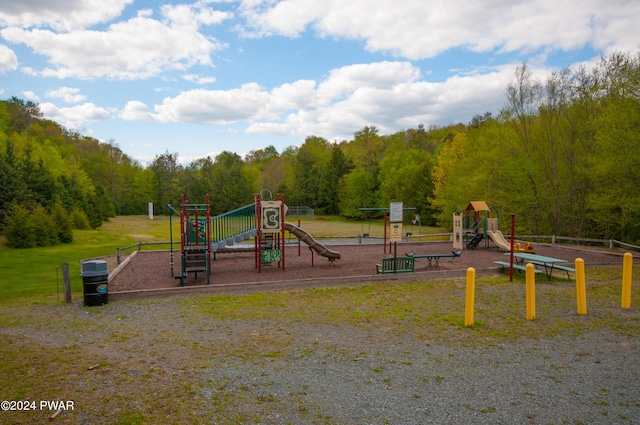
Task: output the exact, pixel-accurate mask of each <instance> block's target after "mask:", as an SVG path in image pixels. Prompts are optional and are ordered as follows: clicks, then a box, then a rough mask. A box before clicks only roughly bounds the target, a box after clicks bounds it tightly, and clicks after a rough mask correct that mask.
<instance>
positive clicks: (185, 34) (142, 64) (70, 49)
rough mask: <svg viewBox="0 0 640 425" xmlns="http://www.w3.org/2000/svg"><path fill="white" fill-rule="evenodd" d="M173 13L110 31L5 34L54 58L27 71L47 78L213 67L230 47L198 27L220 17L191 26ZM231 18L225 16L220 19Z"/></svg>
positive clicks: (129, 22)
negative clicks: (215, 55) (217, 54)
mask: <svg viewBox="0 0 640 425" xmlns="http://www.w3.org/2000/svg"><path fill="white" fill-rule="evenodd" d="M173 10H174V9H171V8H166V9H165V12H166V13H168V15H167V16H165V19H164V20H163V21H159V20H155V19H151V18H150V17H149V16H148V15H147V14H146V13H145V12H144V11H143V12H141V13H139V14H138V16H136V17H134V18H132V19H129V20H127V21H122V22H117V23H113V24H111V25H110V26H109V27H108V28H107V30H106V31H96V30H82V29H80V30H74V31H69V32H64V33H56V32H54V31H50V30H43V29H22V28H18V27H8V28H4V29H3V30H1V31H0V35H1V36H2V37H4V38H5V39H6V40H8V41H10V42H13V43H24V44H26V45H27V46H29V47H30V48H31V49H33V51H34V52H35V53H37V54H40V55H43V56H45V57H48V59H49V63H50V64H51V65H52V67H48V68H45V69H43V70H41V71H35V70H33V69H29V70H25V71H26V72H30V73H33V72H37V73H39V74H40V75H42V76H53V77H58V78H70V77H76V78H82V79H94V78H109V79H139V78H149V77H152V76H156V75H159V74H160V73H162V72H164V71H167V70H185V69H188V68H190V67H192V66H194V65H204V66H212V65H213V62H212V60H211V54H212V53H213V52H215V51H217V50H222V49H223V48H225V45H224V44H222V43H219V42H217V41H216V40H214V39H212V38H211V37H205V36H204V35H203V34H201V33H200V32H199V31H198V28H199V27H198V24H200V23H202V21H201V20H202V19H204V18H207V19H206V21H207V22H212V21H214V19H213V18H210V17H207V16H204V18H202V17H199V16H200V15H198V14H197V13H195V12H194V13H192V15H193V16H191V17H192V18H193V19H192V20H191V21H190V22H189V23H186V22H184V21H183V20H184V19H186V18H185V17H184V16H181V15H180V16H177V17H176V16H175V13H174V12H172V11H173ZM216 16H218V15H216ZM226 16H228V14H222V15H219V16H218V18H217V19H219V20H220V19H224V17H226ZM178 18H179V19H178ZM175 19H178V20H177V21H176V20H175Z"/></svg>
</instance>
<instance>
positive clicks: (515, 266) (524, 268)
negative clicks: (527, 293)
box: [494, 261, 542, 273]
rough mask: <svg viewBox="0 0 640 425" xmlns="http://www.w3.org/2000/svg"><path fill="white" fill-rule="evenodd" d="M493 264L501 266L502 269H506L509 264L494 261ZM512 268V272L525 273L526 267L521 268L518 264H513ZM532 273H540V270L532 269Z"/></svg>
mask: <svg viewBox="0 0 640 425" xmlns="http://www.w3.org/2000/svg"><path fill="white" fill-rule="evenodd" d="M494 263H496V264H497V265H499V266H502V268H503V269H505V268H506V269H508V268H509V266H510V264H509V263H508V262H506V261H494ZM513 268H514V270H519V271H523V272H526V271H527V267H526V266H522V265H520V264H516V263H513ZM534 273H542V270H538V269H534Z"/></svg>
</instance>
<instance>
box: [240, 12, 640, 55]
mask: <svg viewBox="0 0 640 425" xmlns="http://www.w3.org/2000/svg"><path fill="white" fill-rule="evenodd" d="M240 12H241V14H242V16H243V17H244V18H245V20H246V22H247V28H245V31H246V33H247V34H249V35H251V36H266V35H273V34H278V35H284V36H288V37H296V36H299V35H300V34H302V32H304V31H306V30H307V29H308V28H313V29H314V30H315V31H316V33H317V34H318V35H319V36H321V37H335V38H346V39H355V40H364V41H365V42H366V46H367V49H368V50H370V51H374V52H391V53H393V54H394V55H397V56H399V57H404V58H407V59H424V58H431V57H434V56H436V55H438V54H439V53H442V52H444V51H447V50H449V49H453V48H462V49H466V50H469V51H473V52H488V51H494V50H502V51H505V52H507V51H508V52H514V51H515V52H518V51H531V50H537V49H540V48H545V47H547V46H551V47H552V48H553V49H555V50H569V49H580V48H582V47H584V46H585V45H587V44H592V45H594V46H596V47H597V48H602V49H610V48H617V49H623V50H633V49H635V48H636V47H637V46H636V45H635V44H634V43H637V36H635V35H636V34H637V23H638V19H637V17H638V16H639V15H640V2H632V1H625V0H613V1H610V2H608V3H607V5H606V7H603V4H602V2H601V1H600V0H537V1H529V0H516V1H512V0H489V1H485V2H469V1H466V0H450V1H447V2H425V1H424V0H403V1H397V0H377V1H371V0H351V1H349V2H344V1H342V0H324V1H321V2H320V1H317V0H282V1H279V2H257V1H253V0H252V1H243V3H242V6H241V8H240ZM631 44H634V45H631Z"/></svg>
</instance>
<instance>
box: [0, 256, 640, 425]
mask: <svg viewBox="0 0 640 425" xmlns="http://www.w3.org/2000/svg"><path fill="white" fill-rule="evenodd" d="M449 246H450V245H449V244H442V245H439V244H427V245H424V246H423V245H412V251H416V252H423V251H424V252H426V250H430V249H432V250H435V251H436V252H442V251H444V252H447V250H445V248H447V247H449ZM336 249H337V250H342V252H343V253H344V255H343V259H342V260H339V261H340V262H336V264H334V265H330V264H327V263H328V262H327V261H326V259H321V258H318V257H316V265H315V266H314V267H311V266H310V264H309V262H310V257H309V256H307V257H302V256H301V258H300V259H299V261H300V263H297V262H296V260H295V258H296V256H295V255H290V256H289V257H288V259H287V271H284V272H283V271H281V270H278V269H277V268H272V269H269V270H267V271H266V272H265V273H257V272H255V270H253V263H252V258H253V257H252V254H250V255H249V256H244V257H243V255H245V254H228V255H229V257H223V258H221V259H220V260H219V261H217V262H216V263H215V265H216V266H217V268H216V271H217V274H215V275H214V276H215V278H216V279H218V278H220V276H228V280H226V281H222V280H220V281H216V283H215V284H220V285H224V284H230V283H233V282H234V280H236V281H237V279H241V281H254V280H256V279H258V278H264V279H267V280H268V279H282V275H286V276H287V277H288V278H289V277H291V278H293V279H300V278H305V277H304V276H306V277H308V276H309V275H310V274H315V273H318V276H326V275H327V274H330V273H336V274H337V276H348V275H349V274H346V273H345V271H349V273H354V274H361V273H362V272H363V271H366V273H371V270H372V269H373V270H375V266H374V264H375V262H376V261H379V260H378V259H379V258H382V256H383V253H382V252H379V251H381V249H382V248H381V246H377V247H370V248H367V249H371V250H374V251H367V249H364V248H363V247H362V246H358V247H355V249H354V250H352V249H350V248H347V247H346V246H344V247H343V246H341V247H339V248H336ZM449 250H450V249H449ZM352 252H353V254H352ZM539 253H541V254H545V255H554V256H559V257H560V258H565V257H566V259H567V260H568V261H572V260H573V259H575V258H576V257H578V256H579V257H582V258H584V259H585V263H587V264H594V263H609V264H621V261H622V259H621V258H620V257H619V256H611V255H608V254H601V253H591V252H589V253H587V252H577V251H574V250H566V249H564V250H563V249H558V248H553V250H552V248H548V247H544V249H543V247H542V246H541V247H540V250H539ZM359 256H363V257H359ZM148 257H149V258H150V257H151V256H148ZM143 258H145V255H140V256H139V257H138V259H143ZM502 258H503V254H501V253H499V252H497V251H490V250H478V251H465V252H464V253H463V255H462V257H460V258H459V259H456V260H454V261H453V262H451V263H449V262H448V261H447V262H443V263H440V269H448V268H452V269H454V268H466V267H467V266H470V265H473V266H476V267H482V266H484V265H485V264H486V265H487V266H491V263H492V262H493V260H495V259H502ZM164 259H165V260H166V257H165V258H164ZM247 259H248V260H249V262H248V264H247ZM458 260H460V261H458ZM158 261H162V259H160V260H158ZM223 262H224V263H225V264H226V266H225V267H227V266H228V271H226V272H225V271H223V268H222V267H223V266H221V264H223ZM136 264H137V265H136ZM240 264H242V268H240ZM131 265H132V266H133V267H131V268H128V269H124V271H123V272H122V273H121V274H120V275H119V276H118V279H123V278H124V277H126V276H127V273H130V272H131V271H132V270H137V271H138V272H139V273H138V275H137V277H136V278H135V279H133V280H134V281H135V282H137V283H138V285H139V284H140V283H141V282H147V281H150V282H151V281H153V276H154V275H155V276H158V275H162V277H161V278H158V280H161V281H163V282H165V281H166V282H169V283H170V284H171V285H173V286H175V285H176V281H175V279H171V278H169V279H167V278H166V275H167V263H166V262H165V263H164V265H163V266H162V268H160V266H158V265H155V266H154V265H153V263H152V264H151V265H149V264H146V265H145V263H135V262H133V261H132V263H131ZM154 267H155V269H154ZM421 267H424V268H425V270H427V269H428V268H427V266H426V265H425V264H423V265H421ZM619 271H620V270H616V271H615V275H616V276H617V275H619V274H620V273H619ZM240 272H242V273H240ZM225 273H226V274H225ZM234 276H235V277H234ZM420 276H423V275H420ZM414 278H415V276H414ZM220 279H221V278H220ZM567 282H569V285H567V286H566V287H568V288H570V287H571V285H572V281H568V280H567ZM156 284H157V285H159V284H158V283H157V282H156ZM190 284H192V285H193V284H197V282H192V283H190ZM381 284H382V283H381ZM438 285H445V286H447V287H448V286H449V285H450V286H451V291H455V292H456V294H457V295H456V296H458V295H459V294H461V293H462V292H461V288H462V287H463V285H464V283H463V282H462V283H461V282H460V280H452V281H451V282H449V281H446V280H445V281H442V282H440V283H439V284H438ZM562 287H565V284H564V281H562V280H560V281H558V282H554V283H551V284H547V283H545V282H544V281H543V282H541V284H540V293H541V295H540V296H545V295H544V294H545V292H547V291H557V290H558V289H559V288H560V289H561V288H562ZM111 290H113V289H112V286H111V284H110V291H111ZM499 290H500V289H498V291H499ZM202 302H203V297H198V296H173V297H170V298H166V299H150V300H143V301H116V302H109V304H107V305H104V306H101V307H90V308H87V307H83V306H82V305H81V301H78V300H76V301H75V302H74V303H73V304H72V305H63V306H61V305H60V304H58V303H53V304H47V303H44V304H42V305H36V306H30V307H24V308H20V307H14V308H9V309H6V310H5V311H3V316H4V319H3V320H4V323H5V324H7V326H3V327H0V337H1V338H3V340H4V341H5V343H6V342H7V341H8V342H9V345H11V346H12V347H13V346H16V347H18V348H19V347H23V349H24V350H25V352H29V350H30V349H31V348H32V347H34V346H37V347H44V348H45V349H46V350H59V349H61V348H63V347H71V348H69V349H73V350H77V352H78V354H77V356H76V357H74V358H72V359H71V361H72V362H75V363H78V365H82V366H78V367H79V368H78V369H77V370H74V372H73V373H72V374H70V375H69V376H65V377H63V378H60V382H59V390H57V391H56V398H59V399H72V400H76V403H77V410H76V411H74V412H65V413H63V415H61V416H60V418H58V419H57V420H56V422H60V423H74V424H75V423H78V424H112V423H150V422H148V421H145V420H144V418H142V420H140V421H128V422H127V421H124V420H123V419H122V418H123V415H124V413H123V412H127V411H128V410H131V409H141V410H142V411H154V412H155V411H156V410H160V411H162V409H166V410H167V413H166V415H165V416H164V417H162V418H160V419H158V417H157V416H156V418H155V420H154V423H167V424H169V423H190V420H189V419H184V417H185V415H186V417H187V418H189V417H190V416H189V414H185V413H184V412H182V413H180V415H179V414H178V412H177V411H176V412H173V411H172V409H173V408H174V404H173V403H174V401H173V399H172V398H171V395H170V394H172V391H173V393H177V394H179V395H178V397H180V398H184V397H185V396H184V393H183V389H184V385H185V383H187V384H188V385H189V388H190V390H189V395H188V399H189V400H193V411H194V412H196V413H197V414H196V416H197V417H198V418H202V417H204V418H207V419H206V421H205V423H211V424H232V423H234V424H239V423H255V424H274V425H275V424H316V423H317V424H349V425H351V424H401V425H402V424H407V425H408V424H514V423H518V424H536V425H537V424H540V425H544V424H574V425H576V424H609V423H611V424H637V423H640V364H639V363H638V355H639V354H640V337H639V336H638V332H637V331H633V332H628V331H625V330H624V329H629V326H631V327H633V326H636V327H637V324H638V323H640V304H639V303H638V302H637V300H635V299H634V305H633V308H632V309H630V310H625V311H623V310H621V309H619V308H617V307H616V306H611V305H606V304H605V305H602V304H598V305H597V307H592V304H590V311H589V314H588V315H587V316H578V315H576V314H575V310H571V311H561V313H560V314H561V315H560V316H557V317H556V316H553V315H552V313H551V312H545V313H542V314H541V316H542V318H541V319H540V321H539V322H535V321H534V322H531V324H532V326H546V325H548V324H549V322H553V321H556V320H557V321H566V322H567V323H574V324H576V323H577V325H573V326H576V328H575V329H574V331H573V332H572V331H571V330H569V331H567V332H559V333H558V335H557V336H547V337H540V338H539V339H529V338H523V337H519V336H517V333H518V328H517V327H516V325H509V324H506V325H505V326H506V327H507V329H510V331H511V333H512V335H510V336H508V337H504V338H502V337H490V338H486V339H485V337H478V336H477V335H482V334H481V333H477V332H474V330H472V329H459V328H456V327H454V326H452V327H451V330H450V331H444V332H443V331H442V329H439V328H438V329H434V328H428V327H427V328H425V329H424V330H420V329H415V328H414V329H412V330H411V331H410V332H407V333H403V332H397V329H391V328H385V327H380V326H372V324H371V323H370V322H369V321H368V320H364V319H363V320H362V322H361V323H357V324H344V323H338V324H327V323H324V322H323V321H322V320H321V319H318V318H316V319H313V320H308V319H304V320H303V319H299V320H298V319H295V318H294V319H291V318H278V313H277V311H274V312H273V313H272V314H270V315H269V316H268V317H257V318H252V319H246V318H245V319H234V318H232V317H229V318H224V317H223V318H214V317H212V316H211V315H207V314H202V313H199V312H198V308H199V304H200V303H202ZM446 303H449V301H444V300H443V306H444V305H446ZM356 307H357V306H356ZM448 307H449V306H447V307H446V308H448ZM326 313H327V314H330V312H326ZM459 313H460V311H459V310H457V311H452V312H450V313H449V314H451V315H459ZM521 313H522V311H519V312H518V313H516V314H519V315H521ZM434 314H435V313H434ZM439 314H441V315H442V314H446V312H440V313H439ZM490 314H491V313H490V312H487V311H484V312H482V315H483V316H485V317H487V316H488V315H490ZM600 321H601V322H605V321H607V323H614V324H613V325H606V326H599V325H598V326H592V325H589V324H590V323H596V322H600ZM372 323H374V324H375V323H377V322H376V318H375V317H374V319H373V322H372ZM581 324H585V326H586V327H585V329H587V331H577V329H578V328H579V327H580V325H581ZM618 326H619V327H620V329H617V327H618ZM442 335H447V336H446V337H443V336H442ZM30 361H33V362H37V359H36V358H35V357H34V359H32V360H30ZM94 363H95V364H96V365H100V366H99V367H97V368H95V369H93V368H87V367H86V365H91V364H94ZM40 366H41V367H43V368H46V367H47V365H46V364H42V365H40ZM35 367H37V365H36V366H35ZM48 379H53V378H51V377H49V378H48ZM0 392H2V393H3V394H4V395H5V397H7V395H6V394H14V392H12V389H11V388H9V389H6V388H5V389H2V391H0ZM28 395H29V396H31V397H38V396H39V397H41V398H46V397H48V396H47V395H46V394H45V395H36V394H28ZM118 397H120V398H118ZM116 400H117V402H116ZM97 401H99V402H97ZM150 406H151V407H150ZM15 413H17V414H15V415H14V414H13V412H10V413H7V414H5V413H0V423H34V422H38V421H40V420H42V419H43V416H42V415H43V414H42V413H39V416H37V415H38V413H35V415H36V416H34V415H31V416H29V414H28V413H26V412H15Z"/></svg>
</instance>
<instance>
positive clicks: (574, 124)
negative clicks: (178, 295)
mask: <svg viewBox="0 0 640 425" xmlns="http://www.w3.org/2000/svg"><path fill="white" fill-rule="evenodd" d="M505 99H506V100H505V106H504V107H503V109H502V110H501V111H499V112H498V113H497V114H496V116H493V114H492V113H490V112H485V113H479V114H478V115H476V116H475V117H473V119H472V120H471V121H470V122H469V123H467V124H462V123H459V124H455V125H449V126H446V127H435V126H432V127H429V128H425V127H424V126H423V125H418V126H417V128H412V129H406V130H402V131H398V132H396V133H394V134H389V135H383V134H380V132H379V131H378V129H377V128H376V127H373V126H366V127H364V128H363V129H361V130H359V131H357V132H355V133H354V135H353V138H352V139H351V140H342V141H334V142H329V141H328V140H326V139H324V138H321V137H317V136H308V137H307V138H306V139H305V140H304V142H303V143H302V144H301V145H300V146H290V147H288V148H286V149H284V150H283V151H282V152H278V151H277V150H276V149H275V148H274V147H273V146H267V147H265V148H264V149H258V150H255V151H252V152H250V153H249V154H248V155H246V156H245V157H244V158H242V157H240V156H239V155H237V154H235V153H232V152H228V151H225V152H222V153H221V154H219V155H218V156H216V157H215V158H211V157H207V158H201V159H198V160H195V161H193V162H191V163H189V164H187V165H182V164H181V162H180V159H179V156H178V153H174V152H168V151H166V152H164V153H162V154H158V155H156V156H155V158H154V159H153V161H151V162H150V163H149V164H147V165H146V166H143V165H141V164H140V163H139V162H137V161H135V160H133V159H131V158H130V157H128V156H127V155H126V154H125V153H124V152H122V150H121V149H120V148H119V147H118V145H117V144H116V143H115V142H114V141H109V142H107V143H102V142H100V141H98V140H96V139H93V138H91V137H87V136H83V135H81V134H79V133H77V132H74V131H69V130H67V129H65V128H63V127H61V126H60V125H58V124H57V123H55V122H52V121H49V120H46V119H43V118H42V114H41V113H40V111H39V108H38V105H37V104H34V103H32V102H28V101H27V102H25V101H23V100H21V99H18V98H15V97H13V98H11V99H9V100H6V101H2V102H0V178H2V181H3V185H2V187H1V188H0V231H2V232H3V233H4V234H5V236H6V237H7V240H8V242H9V243H10V245H12V246H18V245H17V244H15V243H13V242H11V240H13V239H16V238H15V237H14V236H12V235H13V233H12V232H14V233H15V223H24V222H25V221H34V222H36V223H40V224H41V223H42V222H43V218H42V217H43V216H47V217H49V219H48V220H49V222H48V223H49V224H48V225H47V226H48V227H51V226H53V227H54V228H57V227H63V228H64V229H71V228H95V227H98V226H100V224H101V223H102V222H103V221H104V220H107V219H108V218H109V217H112V216H114V215H116V214H118V215H120V214H122V215H129V214H146V212H147V205H148V202H153V203H154V205H155V213H156V214H165V213H166V212H167V204H169V203H173V204H176V203H178V202H179V199H180V194H182V193H184V194H185V196H186V197H187V199H189V200H190V201H192V202H202V201H203V200H204V196H205V194H209V196H210V202H211V207H212V213H213V214H220V213H223V212H226V211H229V210H232V209H234V208H237V207H240V206H243V205H246V204H248V203H251V202H252V200H253V195H254V194H255V193H258V192H259V191H260V190H261V189H269V190H271V191H272V192H273V193H284V194H285V196H286V202H287V204H289V205H304V206H308V207H311V208H314V209H315V211H316V214H332V215H333V214H339V215H342V216H344V217H346V218H350V219H363V218H364V214H363V213H362V212H361V211H360V210H359V208H362V207H388V206H389V203H390V202H393V201H402V202H403V203H404V205H405V206H407V207H414V208H416V213H417V214H420V217H421V222H422V223H423V224H426V225H441V226H444V227H450V226H451V220H452V213H453V211H454V210H455V208H456V207H457V206H461V207H463V208H464V207H465V206H466V205H467V204H468V202H469V201H471V200H485V201H486V202H487V203H488V204H489V205H491V206H493V207H494V208H495V210H496V211H498V212H499V214H500V217H501V218H502V219H503V220H504V219H505V218H507V217H509V215H510V214H516V216H517V218H516V223H517V227H518V229H517V231H518V232H519V233H521V234H522V233H530V234H555V235H562V236H574V237H600V238H616V239H620V240H624V241H628V242H630V243H634V242H638V241H640V211H639V210H638V208H637V204H638V202H639V201H640V188H639V186H638V184H639V183H640V175H639V174H640V170H639V169H638V164H639V163H640V140H638V139H639V138H640V132H639V129H640V54H636V55H635V56H634V55H631V54H626V53H613V54H611V55H609V56H606V57H605V56H603V57H601V59H600V61H599V62H598V64H597V65H596V66H594V67H592V68H587V67H579V68H574V69H570V68H567V69H563V70H559V71H555V72H553V73H551V74H550V75H549V76H548V77H547V78H546V80H544V81H543V80H540V79H537V78H535V77H534V76H533V74H532V73H531V71H530V70H529V68H528V66H527V65H526V64H523V65H522V66H520V67H518V68H517V69H516V70H515V72H514V79H513V81H512V82H511V83H510V84H509V85H508V86H507V87H506V89H505ZM5 182H6V183H5ZM31 216H34V217H37V218H36V219H30V218H29V217H31ZM52 222H53V223H58V224H53V225H51V223H52ZM67 222H68V223H67ZM503 222H504V221H503ZM26 227H27V228H29V226H26ZM34 227H35V228H36V230H33V231H31V233H35V234H38V230H37V228H38V226H37V225H36V226H34ZM21 231H22V232H23V233H20V234H19V237H18V238H17V239H18V240H26V239H30V238H29V237H28V235H27V236H25V234H24V232H25V230H24V229H22V230H21ZM68 233H71V232H70V230H65V231H62V232H53V235H51V236H49V237H47V238H41V240H39V241H38V242H36V244H51V243H55V241H59V242H65V241H68V240H69V237H68V236H65V235H66V234H68ZM10 239H11V240H10ZM36 239H37V238H36ZM27 245H28V244H27ZM31 246H33V245H31Z"/></svg>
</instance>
